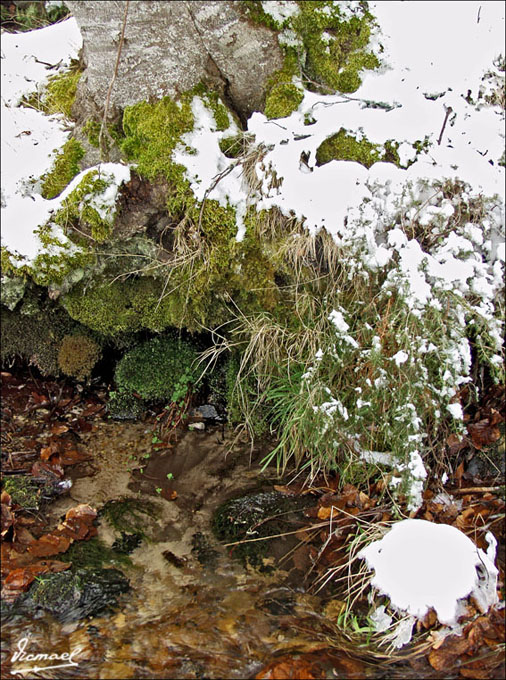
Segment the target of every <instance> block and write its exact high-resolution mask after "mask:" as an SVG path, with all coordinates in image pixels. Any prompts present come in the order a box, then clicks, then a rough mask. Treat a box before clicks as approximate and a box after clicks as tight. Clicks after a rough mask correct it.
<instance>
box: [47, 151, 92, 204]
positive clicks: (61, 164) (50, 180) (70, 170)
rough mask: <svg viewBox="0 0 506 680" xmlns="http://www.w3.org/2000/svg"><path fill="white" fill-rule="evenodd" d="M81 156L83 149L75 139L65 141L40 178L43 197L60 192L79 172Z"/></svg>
mask: <svg viewBox="0 0 506 680" xmlns="http://www.w3.org/2000/svg"><path fill="white" fill-rule="evenodd" d="M83 157H84V149H83V147H82V146H81V144H80V143H79V142H78V141H77V140H76V139H69V140H68V142H65V144H64V145H63V148H62V150H61V151H60V152H59V153H58V155H57V156H56V158H55V161H54V163H53V167H52V169H51V170H50V171H49V172H48V173H46V174H45V175H43V176H42V178H41V179H42V190H41V194H42V196H43V198H47V199H49V198H54V197H55V196H59V195H60V194H61V192H62V191H63V190H64V189H65V187H66V186H67V185H68V183H69V182H70V181H71V180H72V179H73V178H74V177H75V176H76V175H77V174H79V172H80V170H81V168H80V166H79V162H80V161H81V159H82V158H83Z"/></svg>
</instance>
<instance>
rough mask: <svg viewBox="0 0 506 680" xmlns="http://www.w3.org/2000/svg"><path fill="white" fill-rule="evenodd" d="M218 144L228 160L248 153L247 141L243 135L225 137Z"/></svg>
mask: <svg viewBox="0 0 506 680" xmlns="http://www.w3.org/2000/svg"><path fill="white" fill-rule="evenodd" d="M218 144H219V147H220V149H221V151H222V153H223V154H225V156H226V157H227V158H239V156H241V155H242V154H243V153H244V152H245V151H246V139H245V136H244V135H242V134H239V135H233V136H232V137H223V138H222V139H220V141H219V142H218Z"/></svg>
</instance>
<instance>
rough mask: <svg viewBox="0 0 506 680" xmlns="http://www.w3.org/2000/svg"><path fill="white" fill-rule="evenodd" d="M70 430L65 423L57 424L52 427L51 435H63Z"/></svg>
mask: <svg viewBox="0 0 506 680" xmlns="http://www.w3.org/2000/svg"><path fill="white" fill-rule="evenodd" d="M68 429H69V426H68V425H64V424H63V423H55V424H54V425H51V434H63V433H64V432H68Z"/></svg>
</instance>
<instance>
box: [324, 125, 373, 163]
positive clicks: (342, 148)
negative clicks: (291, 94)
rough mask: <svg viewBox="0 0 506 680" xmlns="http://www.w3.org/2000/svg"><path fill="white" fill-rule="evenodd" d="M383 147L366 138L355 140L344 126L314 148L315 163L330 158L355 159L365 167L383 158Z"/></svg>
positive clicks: (327, 160)
mask: <svg viewBox="0 0 506 680" xmlns="http://www.w3.org/2000/svg"><path fill="white" fill-rule="evenodd" d="M382 152H383V149H382V148H381V146H380V145H379V144H372V143H371V142H369V140H367V139H362V140H357V139H356V138H355V137H353V136H352V135H349V134H348V133H347V132H346V130H345V129H344V128H341V129H340V130H339V132H338V133H336V134H335V135H332V136H331V137H327V139H325V140H324V141H323V142H322V143H321V144H320V146H319V147H318V149H317V150H316V164H317V165H325V163H330V161H332V160H341V161H355V162H356V163H360V164H361V165H363V166H364V167H366V168H370V167H371V165H373V164H374V163H377V162H378V161H380V160H383V153H382Z"/></svg>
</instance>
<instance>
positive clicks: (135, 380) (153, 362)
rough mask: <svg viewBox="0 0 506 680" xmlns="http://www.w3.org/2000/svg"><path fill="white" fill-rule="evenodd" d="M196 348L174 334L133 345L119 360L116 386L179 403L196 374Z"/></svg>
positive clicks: (146, 396) (149, 397)
mask: <svg viewBox="0 0 506 680" xmlns="http://www.w3.org/2000/svg"><path fill="white" fill-rule="evenodd" d="M196 359H197V352H196V349H195V347H194V346H193V345H192V344H191V343H189V342H188V341H185V340H182V339H180V338H177V337H174V336H165V337H157V338H153V339H152V340H148V341H147V342H145V343H144V344H142V345H139V346H138V347H135V348H134V349H133V350H131V351H130V352H127V354H125V356H124V357H123V358H122V359H121V361H120V362H119V363H118V366H117V368H116V373H115V380H116V383H117V385H118V387H119V388H120V389H122V390H125V391H127V392H136V393H138V394H139V395H140V396H141V397H142V398H143V399H146V400H150V399H153V400H168V401H170V402H175V403H179V402H180V401H181V400H182V399H184V397H185V396H186V394H187V392H188V390H189V389H190V387H191V386H192V385H193V384H195V382H196V380H197V378H198V371H197V369H195V368H194V363H195V360H196Z"/></svg>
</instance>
